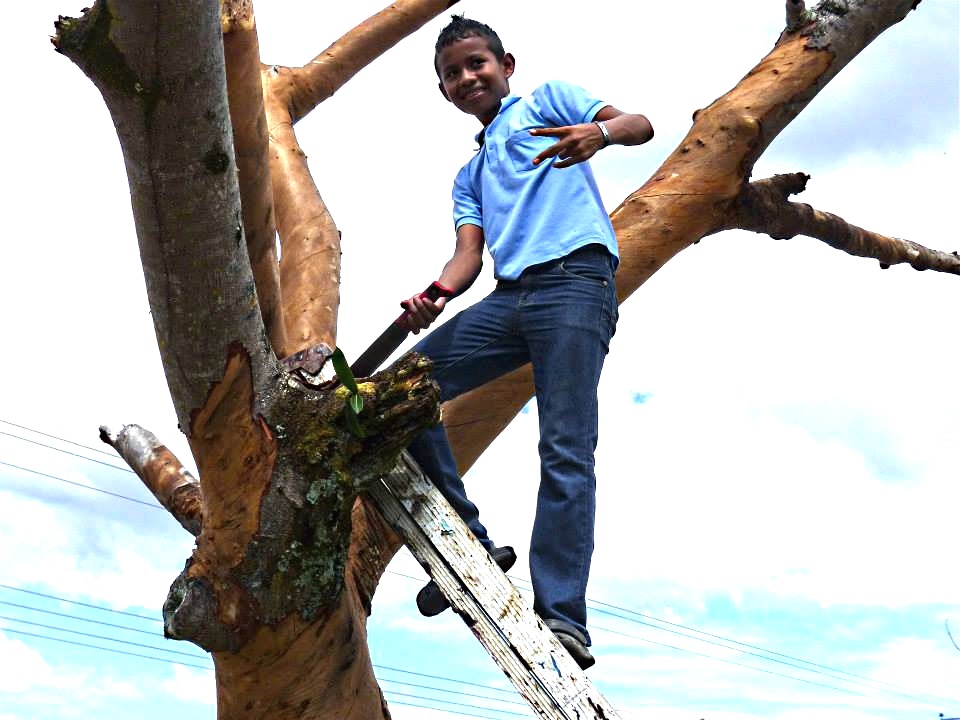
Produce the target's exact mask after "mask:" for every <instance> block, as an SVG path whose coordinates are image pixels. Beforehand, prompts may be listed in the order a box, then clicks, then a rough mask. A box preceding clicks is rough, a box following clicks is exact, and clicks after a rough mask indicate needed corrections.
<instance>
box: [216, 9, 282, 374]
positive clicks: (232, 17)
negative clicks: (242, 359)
mask: <svg viewBox="0 0 960 720" xmlns="http://www.w3.org/2000/svg"><path fill="white" fill-rule="evenodd" d="M220 24H221V29H222V31H223V54H224V60H225V63H226V74H227V97H228V99H229V103H230V121H231V124H232V126H233V150H234V156H235V157H236V162H237V172H238V176H239V183H240V199H241V207H242V211H243V232H244V235H245V236H246V239H247V253H248V254H249V256H250V266H251V269H252V271H253V278H254V281H255V283H256V287H257V300H258V301H259V303H260V313H261V315H262V316H263V322H264V325H265V326H266V329H267V335H268V336H269V338H270V344H271V346H272V347H273V350H274V352H275V353H276V354H277V356H278V357H284V356H285V355H286V354H287V332H286V326H285V325H284V322H283V307H282V305H281V302H280V271H279V267H278V265H277V244H276V233H277V228H276V226H275V224H274V212H273V188H272V186H271V183H270V160H269V137H268V134H267V121H266V117H265V115H264V109H263V104H264V103H263V88H262V86H261V83H260V44H259V42H258V39H257V24H256V18H255V17H254V14H253V5H252V3H251V2H250V0H225V2H223V4H222V6H221V8H220Z"/></svg>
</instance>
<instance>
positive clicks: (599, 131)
mask: <svg viewBox="0 0 960 720" xmlns="http://www.w3.org/2000/svg"><path fill="white" fill-rule="evenodd" d="M598 123H603V128H601V126H600V125H599V124H598ZM604 129H606V131H607V132H606V133H604V132H603V130H604ZM530 134H531V135H541V136H545V137H555V138H557V142H555V143H554V144H553V145H551V146H550V147H548V148H547V149H546V150H544V151H543V152H542V153H540V154H539V155H537V156H536V157H535V158H534V159H533V164H534V165H539V164H540V163H541V162H543V161H544V160H546V159H548V158H551V157H554V156H556V157H557V162H555V163H554V164H553V166H554V167H555V168H565V167H570V166H571V165H576V164H577V163H581V162H584V161H585V160H589V159H590V158H592V157H593V156H594V155H595V154H596V152H597V150H600V149H601V148H603V147H606V146H607V145H642V144H643V143H645V142H647V141H648V140H650V139H651V138H652V137H653V126H652V125H651V124H650V121H649V120H647V118H646V116H644V115H639V114H631V113H625V112H622V111H620V110H617V109H616V108H615V107H613V106H612V105H607V106H606V107H604V108H602V109H601V110H600V112H598V113H597V114H596V115H595V116H594V118H593V122H588V123H580V124H578V125H564V126H561V127H554V128H535V129H533V130H531V131H530Z"/></svg>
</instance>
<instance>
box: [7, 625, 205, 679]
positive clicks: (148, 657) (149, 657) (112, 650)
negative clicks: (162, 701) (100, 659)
mask: <svg viewBox="0 0 960 720" xmlns="http://www.w3.org/2000/svg"><path fill="white" fill-rule="evenodd" d="M0 631H2V632H9V633H14V634H16V635H26V636H27V637H34V638H40V639H42V640H52V641H54V642H59V643H64V644H66V645H76V646H77V647H85V648H91V649H93V650H102V651H103V652H109V653H116V654H117V655H130V656H132V657H138V658H144V659H146V660H156V661H158V662H165V663H170V664H171V665H183V666H184V667H192V668H200V669H201V670H210V671H212V670H213V668H211V667H208V666H205V665H196V664H194V663H185V662H181V661H179V660H171V659H170V658H158V657H155V656H153V655H143V654H141V653H134V652H128V651H126V650H117V649H116V648H107V647H102V646H100V645H91V644H90V643H83V642H77V641H76V640H67V639H66V638H57V637H50V636H49V635H39V634H37V633H32V632H27V631H26V630H16V629H14V628H9V627H0Z"/></svg>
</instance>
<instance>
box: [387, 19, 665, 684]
mask: <svg viewBox="0 0 960 720" xmlns="http://www.w3.org/2000/svg"><path fill="white" fill-rule="evenodd" d="M434 67H435V69H436V71H437V75H438V76H439V78H440V91H441V92H442V93H443V96H444V97H445V98H446V99H447V100H449V101H450V102H451V103H453V105H454V106H455V107H456V108H457V109H459V110H461V111H463V112H466V113H469V114H471V115H474V116H475V117H476V118H477V119H478V120H479V121H480V122H481V124H482V125H483V129H482V130H481V132H480V134H479V135H478V136H477V141H478V142H479V143H480V149H479V151H478V152H477V154H476V155H475V156H474V157H473V159H472V160H470V162H468V163H467V164H466V165H465V166H464V167H463V169H462V170H460V172H459V174H458V175H457V178H456V180H455V182H454V189H453V200H454V221H455V225H456V233H457V239H456V246H455V249H454V253H453V257H452V258H451V259H450V260H449V262H447V264H446V265H445V266H444V268H443V270H442V272H441V273H440V277H439V279H438V280H437V282H438V283H439V284H441V285H443V286H444V287H445V288H448V289H450V290H451V291H452V292H453V294H454V296H456V295H458V294H460V293H462V292H463V291H464V290H466V289H467V288H468V287H470V285H471V284H472V283H473V281H474V280H475V279H476V278H477V275H478V274H479V272H480V267H481V264H482V252H483V247H484V243H486V245H487V247H488V248H489V250H490V254H491V256H492V257H493V261H494V274H495V276H496V278H497V280H498V283H497V287H496V289H495V290H494V291H493V292H492V293H491V294H490V295H488V296H487V297H486V298H484V299H483V300H481V301H480V302H479V303H477V304H476V305H474V306H472V307H470V308H468V309H466V310H464V311H463V312H461V313H460V314H459V315H457V316H456V317H454V318H453V319H451V320H450V321H449V322H448V323H446V324H444V325H443V326H441V327H440V328H439V329H438V330H437V331H436V332H433V333H431V334H430V335H429V336H428V337H427V338H425V339H424V340H422V341H421V342H420V343H419V344H418V345H417V346H416V347H415V348H414V349H415V350H416V351H418V352H420V353H423V354H424V355H426V356H427V357H429V358H430V359H431V360H433V362H434V366H435V370H434V377H435V379H436V381H437V383H438V384H439V385H440V389H441V397H442V399H443V400H444V401H446V400H449V399H451V398H453V397H456V396H457V395H460V394H461V393H464V392H467V391H468V390H471V389H472V388H474V387H477V386H479V385H482V384H484V383H486V382H488V381H490V380H493V379H494V378H496V377H499V376H500V375H503V374H504V373H506V372H509V371H510V370H513V369H514V368H517V367H519V366H521V365H523V364H525V363H527V362H531V363H532V364H533V371H534V383H535V387H536V397H537V408H538V411H539V416H540V444H539V451H540V460H541V479H540V489H539V494H538V498H537V512H536V518H535V521H534V527H533V536H532V539H531V544H530V574H531V578H532V582H533V589H534V609H535V610H536V611H537V613H538V614H539V615H540V616H541V617H542V618H544V621H545V622H546V624H547V625H548V627H550V629H551V630H552V631H553V632H554V634H555V635H556V636H557V638H558V639H559V640H560V642H561V643H562V644H563V645H564V647H565V648H566V649H567V650H568V652H570V654H571V655H572V656H573V657H574V659H576V661H577V662H578V663H579V664H580V666H581V667H583V668H587V667H589V666H591V665H592V664H593V663H594V659H593V656H592V655H591V654H590V652H589V650H587V647H588V646H589V645H590V639H589V634H588V633H587V628H586V621H587V618H586V584H587V576H588V574H589V570H590V558H591V555H592V553H593V530H594V506H595V483H596V481H595V477H594V469H593V468H594V458H593V454H594V450H595V449H596V444H597V383H598V382H599V379H600V370H601V368H602V366H603V360H604V357H605V356H606V354H607V349H608V345H609V342H610V338H611V337H612V336H613V333H614V331H615V327H616V321H617V299H616V291H615V288H614V280H613V273H614V271H615V270H616V266H617V262H618V255H617V242H616V237H615V236H614V233H613V228H612V227H611V225H610V221H609V218H608V216H607V213H606V210H605V209H604V207H603V204H602V202H601V200H600V196H599V192H598V190H597V186H596V183H595V182H594V179H593V175H592V173H591V171H590V168H589V165H587V164H586V163H585V162H584V161H586V160H588V159H589V158H590V157H592V156H593V155H594V153H596V152H597V150H599V149H601V148H603V147H605V146H606V145H609V144H611V143H617V144H622V145H639V144H641V143H644V142H647V141H648V140H649V139H650V138H651V137H653V129H652V127H651V126H650V123H649V121H648V120H647V119H646V118H645V117H644V116H643V115H629V114H625V113H622V112H620V111H619V110H617V109H616V108H614V107H612V106H610V105H606V104H605V103H602V102H600V101H598V100H596V99H594V98H592V97H590V96H589V95H587V93H586V92H585V91H583V90H581V89H580V88H576V87H573V86H571V85H568V84H566V83H562V82H550V83H546V84H545V85H543V86H541V87H540V88H538V89H537V90H535V91H534V92H533V94H532V95H531V96H530V97H527V98H520V97H517V96H514V95H510V88H509V79H510V77H511V76H512V75H513V71H514V67H515V59H514V57H513V55H511V54H510V53H507V52H504V49H503V45H502V43H501V42H500V39H499V37H498V36H497V34H496V33H495V32H494V31H493V30H492V29H491V28H490V27H488V26H487V25H484V24H482V23H479V22H476V21H474V20H468V19H466V18H463V17H457V16H454V17H453V20H452V21H451V22H450V24H449V25H447V27H446V28H444V29H443V31H442V32H441V33H440V36H439V38H438V39H437V45H436V54H435V57H434ZM446 302H447V299H446V298H444V297H441V298H440V299H438V300H437V301H436V302H432V301H430V300H429V299H427V298H421V297H420V296H418V295H417V296H414V297H411V298H409V299H407V300H404V301H403V303H402V305H403V307H404V308H405V309H406V310H407V313H406V315H405V319H406V322H407V325H408V329H410V330H411V331H412V332H414V333H418V332H419V331H420V330H421V329H424V328H426V327H428V326H429V325H430V324H431V323H432V322H433V321H434V320H435V319H436V317H437V316H438V315H439V314H440V312H442V311H443V308H444V306H445V305H446ZM410 452H411V453H412V454H413V456H414V457H415V458H416V460H417V462H419V463H420V465H421V467H422V468H423V469H424V472H426V474H427V475H428V476H429V477H430V478H431V479H432V480H433V481H434V483H435V484H436V485H437V487H438V488H439V489H440V490H441V492H443V494H444V495H445V496H446V497H447V499H448V500H449V501H450V503H451V504H452V505H453V507H454V508H455V509H456V510H457V512H458V513H459V514H460V515H461V517H462V518H463V519H464V521H465V522H466V523H467V525H468V526H469V527H470V530H471V531H472V532H473V533H474V534H475V535H476V536H477V538H478V539H479V540H480V542H481V543H482V544H483V545H484V547H485V548H486V549H487V550H488V551H489V552H490V553H491V554H492V555H493V557H494V560H495V561H496V562H497V564H498V565H500V567H501V568H503V569H504V571H506V570H507V569H509V568H510V567H511V566H512V565H513V562H514V561H515V560H516V556H515V555H514V553H513V550H512V548H509V547H501V548H498V547H495V546H494V545H493V543H492V542H491V541H490V538H489V537H488V536H487V532H486V529H485V528H484V527H483V525H482V524H480V521H479V513H478V511H477V508H476V506H475V505H473V503H472V502H470V500H469V499H468V498H467V496H466V492H465V490H464V486H463V482H462V481H461V479H460V477H459V475H458V473H457V467H456V463H455V461H454V459H453V455H452V453H451V451H450V446H449V444H448V442H447V438H446V433H445V431H444V429H443V426H442V425H441V426H437V427H435V428H430V429H428V430H426V431H424V432H423V433H422V434H421V435H420V436H418V438H417V439H416V440H415V441H414V443H413V445H411V447H410ZM417 606H418V608H419V609H420V611H421V613H423V614H424V615H428V616H429V615H435V614H437V613H439V612H441V611H443V610H444V609H445V608H447V607H449V603H448V602H447V600H446V598H444V597H443V595H442V594H441V593H440V591H439V588H437V586H436V585H435V584H434V583H432V582H431V583H429V584H428V585H427V586H426V587H424V588H423V589H422V590H421V591H420V593H419V594H418V595H417Z"/></svg>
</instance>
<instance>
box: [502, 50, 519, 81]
mask: <svg viewBox="0 0 960 720" xmlns="http://www.w3.org/2000/svg"><path fill="white" fill-rule="evenodd" d="M500 64H501V65H502V66H503V76H504V77H506V78H509V77H510V76H511V75H513V71H514V70H516V69H517V59H516V58H515V57H514V56H513V53H505V54H504V56H503V60H501V61H500Z"/></svg>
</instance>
